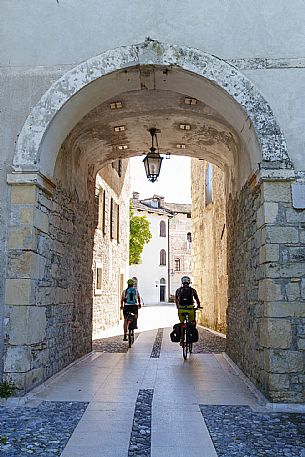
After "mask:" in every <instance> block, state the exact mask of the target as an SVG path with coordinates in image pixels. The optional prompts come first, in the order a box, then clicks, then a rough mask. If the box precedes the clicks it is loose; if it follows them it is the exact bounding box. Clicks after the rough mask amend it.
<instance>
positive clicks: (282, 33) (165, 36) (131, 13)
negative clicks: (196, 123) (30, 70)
mask: <svg viewBox="0 0 305 457" xmlns="http://www.w3.org/2000/svg"><path fill="white" fill-rule="evenodd" d="M146 36H150V37H151V38H154V39H158V40H160V41H165V42H172V43H176V44H179V45H187V46H191V47H196V48H200V49H203V50H206V51H207V52H210V53H212V54H215V55H217V56H219V57H221V58H241V57H246V58H249V57H271V58H276V57H304V36H305V21H304V1H303V0H293V3H291V2H287V1H286V0H268V1H266V0H255V1H254V0H248V1H245V0H230V1H226V0H214V1H211V0H185V1H183V2H182V1H180V0H167V1H164V0H156V1H154V2H149V1H147V0H146V1H143V0H130V1H129V2H124V1H122V0H103V1H102V0H90V2H86V1H83V0H59V4H57V2H56V0H47V1H46V0H44V1H41V0H2V1H1V27H0V42H1V43H2V46H1V51H0V62H1V64H2V65H7V66H10V65H12V66H28V65H30V66H31V65H59V64H60V65H61V64H67V63H72V64H76V63H78V62H80V61H82V60H85V59H87V58H88V57H91V56H92V55H96V54H99V53H100V52H102V51H103V50H105V49H109V48H113V47H117V46H122V45H124V44H131V43H135V42H140V41H143V39H144V38H145V37H146ZM288 37H289V39H288ZM46 50H47V52H46Z"/></svg>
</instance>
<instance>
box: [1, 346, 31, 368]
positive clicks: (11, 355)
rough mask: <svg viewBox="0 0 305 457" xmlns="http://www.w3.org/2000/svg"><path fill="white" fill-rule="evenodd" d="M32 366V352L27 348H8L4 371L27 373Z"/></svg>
mask: <svg viewBox="0 0 305 457" xmlns="http://www.w3.org/2000/svg"><path fill="white" fill-rule="evenodd" d="M30 366H31V351H30V348H29V347H27V346H17V347H9V348H7V352H6V357H5V362H4V371H6V372H16V373H25V372H26V371H28V370H29V369H30Z"/></svg>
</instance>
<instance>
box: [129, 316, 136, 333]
mask: <svg viewBox="0 0 305 457" xmlns="http://www.w3.org/2000/svg"><path fill="white" fill-rule="evenodd" d="M128 321H129V322H130V324H129V328H130V330H134V329H136V328H137V317H136V316H135V315H134V314H132V313H130V314H129V316H128Z"/></svg>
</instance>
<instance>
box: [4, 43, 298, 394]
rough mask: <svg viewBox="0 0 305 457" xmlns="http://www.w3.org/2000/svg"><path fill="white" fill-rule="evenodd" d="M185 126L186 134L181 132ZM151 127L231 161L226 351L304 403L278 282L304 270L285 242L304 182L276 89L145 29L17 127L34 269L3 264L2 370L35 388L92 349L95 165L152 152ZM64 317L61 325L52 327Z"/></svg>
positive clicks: (227, 165) (262, 383)
mask: <svg viewBox="0 0 305 457" xmlns="http://www.w3.org/2000/svg"><path fill="white" fill-rule="evenodd" d="M194 100H195V102H193V101H194ZM112 108H113V109H112ZM121 124H125V125H126V124H128V129H127V131H124V132H123V133H121V134H120V135H121V136H120V137H118V139H114V137H113V128H114V127H115V126H119V125H121ZM186 124H190V125H192V131H191V135H190V136H183V135H186V134H185V133H184V132H182V130H183V128H182V127H181V125H186ZM152 125H153V126H160V127H161V135H162V148H164V150H166V149H168V150H170V151H171V152H173V153H176V154H181V155H189V156H192V157H195V158H199V159H204V160H207V161H209V162H212V163H215V164H216V165H218V166H219V167H220V168H221V169H222V170H223V171H224V172H225V176H226V199H227V213H228V240H229V244H228V268H229V308H228V350H227V351H228V354H229V355H230V357H231V358H232V359H233V360H234V361H235V362H236V363H237V364H238V365H239V366H240V367H241V368H242V369H243V371H244V372H245V373H246V375H247V376H248V377H249V378H250V379H251V380H252V381H254V382H255V383H256V385H258V387H259V388H260V389H262V390H263V392H264V393H265V394H267V395H268V396H269V398H270V399H272V400H273V401H301V394H300V392H301V389H300V386H297V387H296V386H295V388H294V386H293V382H294V381H293V379H295V376H296V375H298V374H299V373H301V371H302V360H301V358H302V355H301V353H300V352H299V351H298V350H297V348H296V347H295V341H293V322H292V320H293V317H295V316H297V315H298V307H297V304H291V305H290V307H288V306H287V301H286V299H285V293H284V292H283V284H281V283H280V281H281V279H280V278H281V277H282V276H284V277H285V281H286V282H287V283H288V282H289V280H290V277H291V278H292V277H295V276H297V274H296V272H295V270H293V268H292V269H289V268H288V267H287V268H286V269H285V265H284V264H283V263H282V257H281V249H282V248H283V247H284V246H286V248H287V245H288V246H289V244H291V242H292V243H294V246H297V243H298V241H299V239H298V232H297V223H293V221H291V223H290V224H289V227H287V226H286V225H287V224H286V222H287V221H286V219H285V220H283V219H281V214H283V207H285V208H288V207H289V208H290V207H291V197H290V181H291V180H293V179H294V172H293V169H292V165H291V162H290V160H289V157H288V154H287V148H286V143H285V139H284V136H283V134H282V132H281V130H280V128H279V126H278V124H277V121H276V119H275V117H274V115H273V113H272V110H271V108H270V106H269V105H268V103H267V102H266V100H265V99H264V98H263V97H262V95H261V94H260V93H259V92H258V90H257V89H256V88H255V87H254V86H253V84H252V83H251V82H250V81H249V80H248V79H247V78H246V77H245V76H244V75H243V74H241V73H240V72H239V71H238V70H236V69H235V68H234V67H232V66H231V65H229V64H227V63H226V62H224V61H222V60H220V59H218V58H217V57H214V56H211V55H209V54H206V53H203V52H201V51H198V50H196V49H191V48H186V47H180V46H173V45H169V44H164V43H159V42H157V41H153V40H149V39H148V40H147V41H145V42H144V43H142V44H139V45H132V46H126V47H122V48H118V49H115V50H111V51H107V52H105V53H103V54H101V55H99V56H97V57H94V58H92V59H90V60H88V61H86V62H84V63H82V64H80V65H78V66H77V67H75V68H74V69H72V70H70V71H69V72H67V73H66V74H64V75H63V76H62V77H61V78H60V79H59V80H58V81H56V82H55V83H54V84H53V85H52V86H51V87H50V89H49V90H48V91H47V92H46V93H45V95H44V96H43V97H42V98H41V100H40V102H39V103H38V104H37V105H36V106H35V107H34V109H33V110H32V112H31V113H30V115H29V116H28V118H27V120H26V122H25V124H24V126H23V129H22V131H21V133H20V136H19V139H18V143H17V147H16V153H15V157H14V163H13V172H12V173H10V174H9V175H8V178H7V179H8V184H9V185H10V186H11V212H12V216H13V217H12V221H15V222H14V223H13V224H12V226H11V227H10V228H9V239H8V250H9V255H12V256H16V258H22V259H23V265H24V268H23V269H21V270H20V274H19V276H18V277H16V276H13V275H12V273H10V271H9V270H8V273H7V279H6V306H7V320H6V328H5V333H6V340H7V344H6V349H5V373H6V376H8V377H10V378H11V379H14V380H15V382H17V384H18V386H19V388H20V389H21V390H22V391H27V390H30V389H31V388H32V387H33V386H34V385H36V384H38V383H40V382H42V381H43V380H45V379H46V378H47V377H49V376H51V375H52V374H54V373H55V372H56V371H58V370H60V369H61V368H63V367H64V366H65V365H67V364H68V363H71V362H72V361H73V360H75V359H77V358H78V357H80V356H81V355H83V354H85V353H86V352H88V351H89V350H90V348H91V324H90V320H91V317H92V316H91V308H90V288H91V285H92V278H91V277H90V275H89V273H88V276H86V275H85V276H84V273H82V272H84V271H90V262H91V261H92V256H91V257H90V255H88V256H86V255H85V254H84V250H85V251H86V252H87V251H90V249H91V250H92V237H93V235H92V233H93V230H94V226H95V225H94V224H95V214H94V201H93V200H94V179H95V175H96V173H97V172H98V171H99V170H100V169H101V168H102V167H103V166H105V165H107V164H109V163H112V162H114V161H116V160H118V159H126V158H128V157H132V156H135V155H140V154H142V152H143V147H144V146H145V145H146V144H147V145H148V142H149V135H148V134H147V131H146V130H147V128H149V127H151V126H152ZM173 132H174V133H173ZM178 140H179V141H178ZM183 144H185V149H183V148H182V147H181V145H183ZM121 146H122V147H121ZM123 146H124V147H123ZM281 211H282V212H281ZM66 214H70V215H71V218H68V217H66ZM20 218H23V223H22V226H21V228H20V226H19V224H18V220H19V219H20ZM16 221H17V222H16ZM50 221H52V223H50ZM14 224H15V225H14ZM76 226H77V229H75V227H76ZM235 246H239V247H240V246H242V252H241V250H240V249H238V250H236V248H235ZM80 247H82V249H80ZM58 256H60V261H59V263H58V264H57V265H56V261H57V260H56V259H58ZM241 259H247V262H248V263H247V267H246V268H244V263H242V260H241ZM54 264H55V266H54ZM56 266H57V270H56V271H55V269H56V268H55V267H56ZM80 283H81V284H80ZM86 284H87V285H86ZM69 305H70V306H69ZM65 313H72V314H73V319H72V321H73V322H74V323H75V325H72V326H71V325H69V327H67V326H66V327H65ZM56 319H57V320H58V319H59V320H61V321H62V333H63V335H55V334H54V333H52V322H54V321H55V320H56ZM69 322H71V319H70V320H69ZM68 340H69V341H70V342H71V341H72V343H71V345H70V346H69V347H67V346H65V344H67V341H68ZM284 378H285V382H283V379H284Z"/></svg>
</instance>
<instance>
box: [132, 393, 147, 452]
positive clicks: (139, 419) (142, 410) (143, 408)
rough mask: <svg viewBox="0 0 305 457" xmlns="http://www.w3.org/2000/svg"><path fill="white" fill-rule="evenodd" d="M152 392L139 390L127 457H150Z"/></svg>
mask: <svg viewBox="0 0 305 457" xmlns="http://www.w3.org/2000/svg"><path fill="white" fill-rule="evenodd" d="M152 399H153V390H152V389H141V390H139V395H138V398H137V401H136V406H135V412H134V416H133V425H132V431H131V436H130V443H129V449H128V457H150V455H151V449H150V446H151V409H152Z"/></svg>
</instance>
